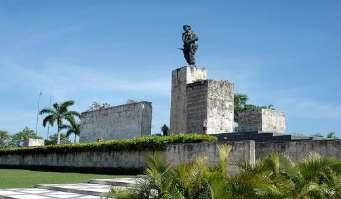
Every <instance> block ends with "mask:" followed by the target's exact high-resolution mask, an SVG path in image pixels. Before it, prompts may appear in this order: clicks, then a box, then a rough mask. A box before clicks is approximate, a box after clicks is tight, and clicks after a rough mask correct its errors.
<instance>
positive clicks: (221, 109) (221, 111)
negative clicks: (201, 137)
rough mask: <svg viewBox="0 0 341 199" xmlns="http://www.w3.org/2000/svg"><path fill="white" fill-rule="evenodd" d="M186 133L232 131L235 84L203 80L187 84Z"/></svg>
mask: <svg viewBox="0 0 341 199" xmlns="http://www.w3.org/2000/svg"><path fill="white" fill-rule="evenodd" d="M186 96H187V125H186V127H187V128H186V133H206V134H219V133H230V132H232V131H233V125H234V94H233V84H231V83H230V82H228V81H215V80H203V81H199V82H194V83H191V84H188V85H187V93H186Z"/></svg>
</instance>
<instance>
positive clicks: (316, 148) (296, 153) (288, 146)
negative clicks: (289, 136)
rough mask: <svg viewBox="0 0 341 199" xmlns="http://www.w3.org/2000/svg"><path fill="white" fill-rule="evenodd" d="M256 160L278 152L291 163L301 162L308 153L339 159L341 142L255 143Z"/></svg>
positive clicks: (340, 156)
mask: <svg viewBox="0 0 341 199" xmlns="http://www.w3.org/2000/svg"><path fill="white" fill-rule="evenodd" d="M255 146H256V154H255V156H256V159H261V158H262V157H264V156H266V155H267V154H269V153H273V152H279V153H284V154H286V155H287V156H289V157H290V158H291V159H292V160H293V161H301V160H303V159H304V158H305V157H306V156H307V155H308V154H309V153H318V154H320V155H323V156H332V157H338V158H341V140H297V141H288V142H256V143H255Z"/></svg>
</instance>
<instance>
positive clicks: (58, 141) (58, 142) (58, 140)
mask: <svg viewBox="0 0 341 199" xmlns="http://www.w3.org/2000/svg"><path fill="white" fill-rule="evenodd" d="M57 135H58V136H57V137H58V138H57V144H60V126H59V125H58V132H57Z"/></svg>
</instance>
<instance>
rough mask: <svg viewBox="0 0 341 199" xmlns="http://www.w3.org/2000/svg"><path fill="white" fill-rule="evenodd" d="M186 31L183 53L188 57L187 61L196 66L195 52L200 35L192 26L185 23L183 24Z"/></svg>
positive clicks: (184, 33) (183, 34) (183, 36)
mask: <svg viewBox="0 0 341 199" xmlns="http://www.w3.org/2000/svg"><path fill="white" fill-rule="evenodd" d="M183 30H184V32H183V33H182V41H183V43H184V44H183V49H182V51H183V53H184V57H185V59H186V62H187V63H188V64H189V65H194V66H195V57H194V55H195V53H196V51H197V49H198V44H197V42H198V36H197V34H195V33H194V32H193V31H192V28H191V26H189V25H184V26H183Z"/></svg>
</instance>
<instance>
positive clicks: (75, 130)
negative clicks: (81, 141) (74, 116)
mask: <svg viewBox="0 0 341 199" xmlns="http://www.w3.org/2000/svg"><path fill="white" fill-rule="evenodd" d="M68 122H69V123H70V124H67V125H63V127H62V128H63V129H64V128H65V129H67V131H66V136H67V137H70V135H71V134H74V135H75V138H74V141H73V143H76V138H77V136H79V135H80V133H81V124H80V123H79V122H77V121H76V120H69V121H68Z"/></svg>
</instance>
